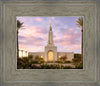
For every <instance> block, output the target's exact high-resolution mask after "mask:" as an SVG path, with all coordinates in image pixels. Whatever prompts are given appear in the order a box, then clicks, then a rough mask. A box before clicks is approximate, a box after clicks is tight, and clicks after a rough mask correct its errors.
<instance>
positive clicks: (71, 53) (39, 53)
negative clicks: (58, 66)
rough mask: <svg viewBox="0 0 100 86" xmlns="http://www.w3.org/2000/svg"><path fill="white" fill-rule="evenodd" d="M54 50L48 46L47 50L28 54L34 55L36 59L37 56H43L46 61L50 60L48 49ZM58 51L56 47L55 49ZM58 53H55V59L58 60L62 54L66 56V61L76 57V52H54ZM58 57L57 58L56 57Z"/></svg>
mask: <svg viewBox="0 0 100 86" xmlns="http://www.w3.org/2000/svg"><path fill="white" fill-rule="evenodd" d="M49 50H52V48H51V49H50V48H46V52H29V53H28V55H32V56H33V59H35V56H39V57H41V56H42V57H43V58H44V60H45V61H48V58H47V57H48V56H47V54H48V51H49ZM53 50H55V51H56V47H55V48H54V49H53ZM54 53H56V54H54V61H57V60H58V59H59V57H61V56H66V57H67V59H66V61H72V59H73V58H74V53H73V52H54ZM55 57H56V58H55Z"/></svg>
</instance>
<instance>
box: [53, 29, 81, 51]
mask: <svg viewBox="0 0 100 86" xmlns="http://www.w3.org/2000/svg"><path fill="white" fill-rule="evenodd" d="M54 42H55V45H58V46H63V47H64V48H65V50H67V51H71V50H72V51H74V50H78V49H80V48H81V33H79V32H78V31H74V29H73V28H71V29H70V28H69V29H66V31H65V30H64V31H62V34H56V36H54Z"/></svg>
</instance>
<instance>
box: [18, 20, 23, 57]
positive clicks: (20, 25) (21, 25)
mask: <svg viewBox="0 0 100 86" xmlns="http://www.w3.org/2000/svg"><path fill="white" fill-rule="evenodd" d="M22 27H23V22H22V23H21V22H20V21H19V20H17V58H19V46H18V30H19V29H20V28H22Z"/></svg>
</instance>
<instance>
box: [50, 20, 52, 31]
mask: <svg viewBox="0 0 100 86" xmlns="http://www.w3.org/2000/svg"><path fill="white" fill-rule="evenodd" d="M50 31H52V27H51V21H50Z"/></svg>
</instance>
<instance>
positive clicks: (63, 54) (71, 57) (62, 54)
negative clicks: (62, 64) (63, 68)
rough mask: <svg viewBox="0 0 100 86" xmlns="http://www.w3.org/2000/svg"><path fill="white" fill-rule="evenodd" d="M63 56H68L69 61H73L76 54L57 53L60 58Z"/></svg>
mask: <svg viewBox="0 0 100 86" xmlns="http://www.w3.org/2000/svg"><path fill="white" fill-rule="evenodd" d="M61 56H66V57H67V59H66V60H67V61H72V59H73V58H74V53H73V52H57V57H58V58H60V57H61Z"/></svg>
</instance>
